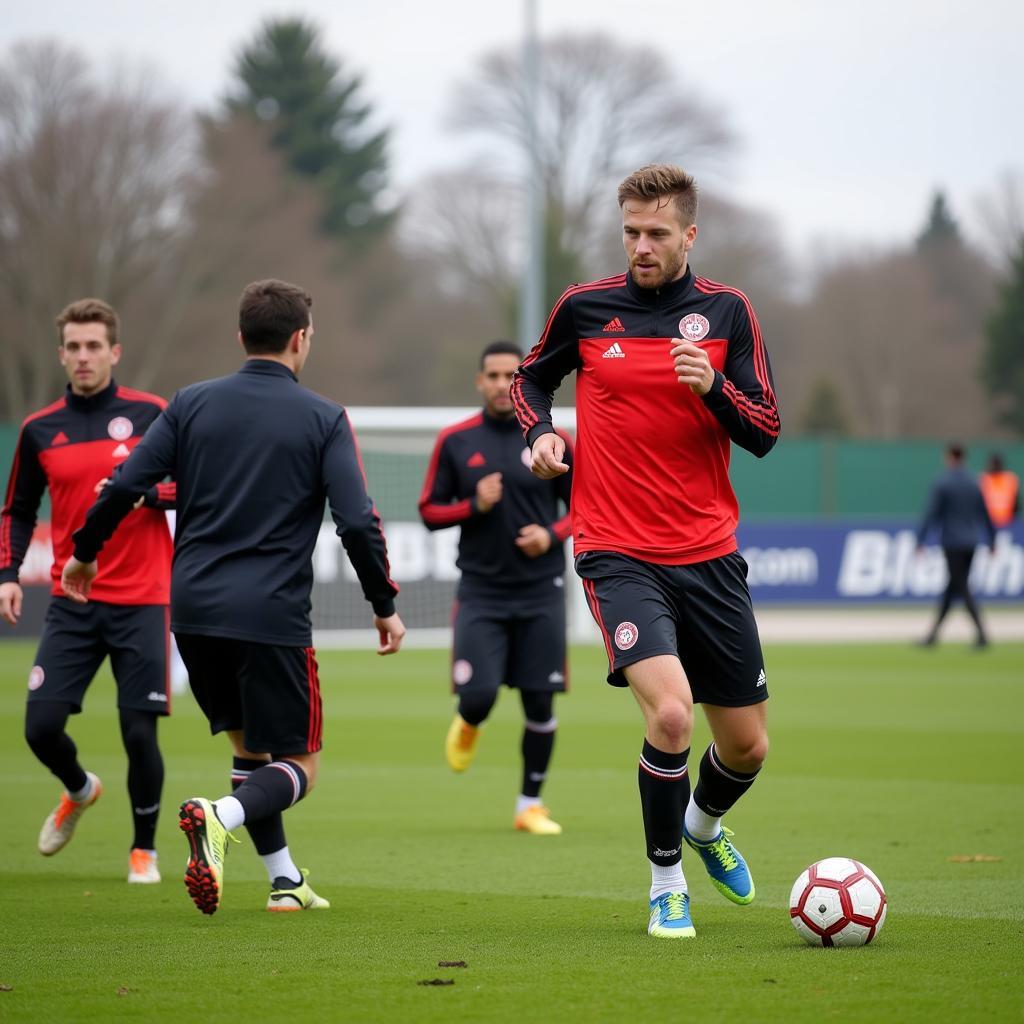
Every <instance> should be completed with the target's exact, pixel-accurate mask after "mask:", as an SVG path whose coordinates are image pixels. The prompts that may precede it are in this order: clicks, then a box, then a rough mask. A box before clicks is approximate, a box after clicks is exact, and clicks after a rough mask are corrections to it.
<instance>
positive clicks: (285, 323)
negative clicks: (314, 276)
mask: <svg viewBox="0 0 1024 1024" xmlns="http://www.w3.org/2000/svg"><path fill="white" fill-rule="evenodd" d="M312 308H313V297H312V296H311V295H310V294H309V292H307V291H306V290H305V288H300V287H299V286H298V285H297V284H289V283H288V282H287V281H276V280H274V279H273V278H270V279H268V280H266V281H253V283H252V284H249V285H246V287H245V290H244V291H243V292H242V298H241V300H240V301H239V303H238V332H239V334H241V335H242V345H243V346H244V347H245V351H246V352H248V353H249V355H253V356H257V355H279V354H280V353H281V352H283V351H284V350H285V346H286V345H287V344H288V339H289V338H290V337H291V336H292V335H293V334H294V333H295V332H296V331H304V330H305V329H306V328H307V327H308V326H309V322H310V317H309V311H310V309H312Z"/></svg>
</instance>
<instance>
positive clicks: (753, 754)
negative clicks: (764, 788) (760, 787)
mask: <svg viewBox="0 0 1024 1024" xmlns="http://www.w3.org/2000/svg"><path fill="white" fill-rule="evenodd" d="M767 757H768V734H767V733H764V732H762V733H758V734H757V735H753V736H749V737H740V738H739V740H738V741H734V742H733V744H732V749H731V750H730V751H729V754H728V760H727V762H726V763H727V764H728V765H729V767H731V768H735V769H736V771H738V772H756V771H760V770H761V766H762V765H763V764H764V762H765V760H766V759H767Z"/></svg>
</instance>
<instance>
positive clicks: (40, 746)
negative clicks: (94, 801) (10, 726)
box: [25, 701, 89, 793]
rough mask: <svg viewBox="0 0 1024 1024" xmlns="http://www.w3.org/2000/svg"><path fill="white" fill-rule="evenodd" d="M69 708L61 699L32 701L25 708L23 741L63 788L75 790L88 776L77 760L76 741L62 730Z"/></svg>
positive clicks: (82, 787)
mask: <svg viewBox="0 0 1024 1024" xmlns="http://www.w3.org/2000/svg"><path fill="white" fill-rule="evenodd" d="M71 710H72V707H71V705H70V704H66V703H63V702H60V701H39V702H36V701H32V702H31V703H30V704H29V705H28V706H27V708H26V710H25V740H26V742H27V743H28V745H29V747H30V748H31V750H32V753H33V754H35V755H36V757H37V758H39V760H40V761H41V762H42V763H43V764H44V765H45V766H46V767H47V768H49V769H50V771H51V772H53V774H54V775H56V776H57V778H58V779H60V781H61V782H62V783H63V784H64V788H65V789H66V790H67V791H68V792H69V793H78V792H80V791H81V790H82V789H84V788H85V787H86V786H87V785H88V783H89V779H88V777H87V776H86V774H85V769H84V768H83V767H82V766H81V765H80V764H79V763H78V748H77V747H76V746H75V741H74V740H73V739H72V738H71V737H70V736H69V735H68V734H67V733H66V732H65V731H64V726H65V725H66V724H67V720H68V716H69V715H70V714H71Z"/></svg>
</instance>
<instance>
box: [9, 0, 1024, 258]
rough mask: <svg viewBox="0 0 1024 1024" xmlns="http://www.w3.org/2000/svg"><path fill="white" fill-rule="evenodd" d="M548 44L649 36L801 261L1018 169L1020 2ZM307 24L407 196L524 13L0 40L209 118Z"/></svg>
mask: <svg viewBox="0 0 1024 1024" xmlns="http://www.w3.org/2000/svg"><path fill="white" fill-rule="evenodd" d="M539 8H540V30H541V32H542V34H548V33H552V32H558V31H564V30H567V29H578V30H588V31H593V30H603V31H606V32H608V33H610V34H611V35H613V36H615V37H616V38H618V39H620V40H622V41H624V42H629V43H649V44H650V45H652V46H655V47H657V48H658V49H659V50H661V51H663V52H664V53H665V54H666V55H667V56H668V57H669V58H670V60H671V61H672V63H673V64H674V65H675V66H676V67H677V68H678V70H679V74H680V79H681V82H682V83H683V84H684V85H685V86H689V87H692V88H695V89H697V90H699V91H700V94H701V96H702V97H703V98H704V99H706V100H708V101H710V102H711V103H713V104H715V105H717V106H718V107H720V108H721V109H722V110H723V111H724V112H725V113H726V115H727V117H728V120H729V122H730V124H731V125H732V127H733V129H734V130H735V132H736V134H737V135H738V137H739V139H740V142H741V145H742V148H741V150H740V152H739V153H738V154H737V156H736V158H735V160H734V161H733V168H732V171H731V173H730V174H729V177H728V178H727V179H726V181H725V183H724V185H725V188H726V190H727V191H728V192H729V193H730V195H731V198H733V199H735V200H736V201H739V202H744V203H748V204H751V205H753V206H756V207H759V208H761V209H764V210H766V211H769V212H772V213H774V214H775V216H776V217H777V218H778V221H779V224H780V227H781V228H782V229H783V231H784V233H785V239H786V242H787V243H788V244H790V245H791V246H794V247H797V248H798V251H799V250H802V251H806V249H807V248H808V246H809V245H810V244H811V243H813V242H815V241H816V240H835V241H842V242H845V243H847V244H849V243H856V244H863V245H868V246H877V245H884V244H886V243H888V242H891V241H895V240H899V239H902V238H906V237H908V236H910V235H912V234H913V233H914V232H915V230H916V229H917V228H918V226H919V225H920V223H921V222H922V219H923V217H924V215H925V211H926V208H927V204H928V200H929V197H930V194H931V192H932V190H933V189H934V188H936V187H938V186H941V187H943V188H945V189H946V190H947V192H948V194H949V196H950V199H951V201H952V204H953V209H954V213H955V214H956V215H957V216H958V217H959V218H960V219H961V221H962V222H963V223H964V225H965V227H966V228H967V229H968V230H970V229H971V226H972V224H971V222H972V221H973V220H974V219H975V216H976V214H975V203H976V200H977V197H978V196H979V194H981V193H983V192H985V191H987V190H991V189H993V188H994V186H995V184H996V181H997V179H998V177H999V175H1000V174H1001V173H1003V172H1005V171H1007V170H1011V169H1015V170H1017V171H1018V172H1020V171H1024V131H1022V129H1021V122H1022V120H1024V116H1022V114H1024V60H1022V59H1021V56H1020V47H1021V42H1022V39H1024V3H1021V2H1020V0H973V2H971V3H968V4H964V3H962V2H957V3H954V2H952V0H860V2H858V3H857V4H853V5H850V4H831V3H826V2H824V0H821V2H819V0H803V2H801V0H774V2H773V0H761V2H758V0H735V2H731V3H730V2H711V3H703V4H684V3H681V2H679V0H646V2H643V0H641V2H639V3H636V4H629V3H627V2H624V0H539ZM288 14H303V15H306V16H309V17H311V18H313V19H314V20H315V21H317V22H318V23H319V24H320V25H321V26H322V27H323V29H324V30H325V32H326V40H327V43H328V45H329V47H330V48H331V49H332V50H333V51H334V52H336V53H337V54H338V55H339V56H341V57H342V58H343V59H344V60H345V62H346V64H347V65H348V66H349V67H351V68H353V69H357V70H359V71H361V72H362V73H363V74H364V75H365V79H366V96H367V98H369V99H371V100H372V101H373V102H374V104H375V105H376V106H377V108H378V110H379V111H380V118H381V120H382V121H383V122H385V123H388V124H390V125H391V126H392V127H393V129H394V144H393V149H392V155H393V171H394V175H395V180H396V182H397V183H398V184H399V185H400V186H404V185H408V184H409V183H411V182H412V181H414V180H415V179H416V178H417V177H419V176H420V175H422V174H424V173H426V172H428V171H430V170H434V169H438V168H441V167H444V166H446V165H448V164H451V163H452V162H453V153H452V145H453V144H452V141H451V137H450V136H449V135H447V134H446V132H445V130H444V127H443V124H442V113H443V110H444V108H445V105H446V103H447V101H448V100H449V98H450V95H451V92H452V89H453V87H454V83H455V82H457V81H458V80H460V79H462V78H464V77H465V76H466V74H467V73H468V72H469V71H470V70H471V68H472V65H473V63H474V60H475V59H476V58H477V57H478V56H479V55H480V54H481V53H482V52H483V51H485V50H487V49H490V48H493V47H495V46H502V45H509V44H514V43H516V42H517V40H518V39H519V37H520V35H521V31H522V25H523V13H522V0H504V2H494V3H488V2H486V0H478V2H475V3H474V2H470V0H431V2H422V0H419V2H412V0H378V2H376V3H369V4H367V3H352V2H346V0H305V2H301V3H295V2H283V3H282V2H278V3H275V2H267V0H208V2H204V3H198V2H194V0H178V2H177V3H175V4H159V5H158V4H156V3H152V2H146V0H142V2H140V0H98V2H94V3H82V2H81V0H37V2H35V3H14V2H13V0H8V2H7V3H5V4H4V14H3V18H2V19H0V45H2V46H3V47H4V48H6V46H8V45H9V44H10V43H12V42H14V41H16V40H20V39H25V38H29V37H39V36H44V35H48V36H57V37H59V38H60V39H62V40H63V41H64V42H66V43H68V44H70V45H74V46H78V47H80V48H82V49H84V50H87V51H88V52H89V53H90V54H92V55H93V56H94V57H96V58H99V59H101V60H102V61H104V62H107V61H111V60H115V59H117V58H118V57H124V56H128V57H130V58H133V59H136V60H141V61H144V62H145V63H146V64H147V65H149V66H151V67H152V69H153V71H154V73H155V74H156V75H157V76H158V77H159V78H161V79H162V80H163V81H164V82H165V83H166V84H167V86H169V87H170V88H171V89H173V90H175V91H177V92H179V93H180V94H181V95H182V96H183V97H184V98H186V99H187V100H189V101H191V102H192V103H193V104H195V105H196V106H207V107H208V106H211V105H212V104H213V103H214V102H215V101H216V100H217V98H219V97H220V96H221V95H222V94H223V92H224V90H225V87H226V83H227V81H228V77H229V69H230V65H231V60H232V57H233V55H234V53H235V52H236V51H237V49H238V47H239V45H240V44H241V43H242V42H244V41H246V40H248V39H249V38H250V37H251V35H252V34H253V32H254V30H255V28H256V27H257V25H258V24H259V22H260V20H261V19H262V18H264V17H265V16H267V15H288Z"/></svg>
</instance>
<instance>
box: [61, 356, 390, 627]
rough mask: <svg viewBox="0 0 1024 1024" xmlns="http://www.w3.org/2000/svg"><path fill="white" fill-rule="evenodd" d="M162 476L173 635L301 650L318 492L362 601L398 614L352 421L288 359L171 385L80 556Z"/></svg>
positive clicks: (84, 531)
mask: <svg viewBox="0 0 1024 1024" xmlns="http://www.w3.org/2000/svg"><path fill="white" fill-rule="evenodd" d="M168 473H170V474H172V475H173V476H174V478H175V480H176V481H177V483H178V520H177V527H176V530H175V539H174V567H173V571H172V580H171V628H172V629H173V630H174V631H175V632H176V633H189V634H192V633H197V634H201V635H206V636H216V637H227V638H235V639H239V640H251V641H255V642H256V643H264V644H277V645H281V646H292V647H308V646H309V645H310V643H311V642H312V626H311V622H310V610H311V600H310V593H311V590H312V587H313V566H312V561H311V559H312V555H313V549H314V547H315V546H316V542H317V537H318V535H319V532H320V525H321V523H322V521H323V514H324V502H325V500H326V502H327V504H328V506H329V507H330V510H331V515H332V516H333V518H334V521H335V523H336V525H337V528H338V534H339V535H340V537H341V541H342V544H344V546H345V550H346V552H347V553H348V556H349V559H350V560H351V562H352V565H353V567H354V568H355V571H356V575H357V576H358V577H359V582H360V583H361V584H362V587H363V593H364V594H365V596H366V599H367V600H368V601H370V602H371V603H372V605H373V608H374V611H376V612H377V614H378V615H382V616H388V615H391V614H393V613H394V610H395V602H394V597H395V594H397V593H398V587H397V586H396V585H395V584H394V583H393V582H392V580H391V578H390V570H389V567H388V561H387V547H386V545H385V542H384V534H383V533H382V532H381V527H380V518H379V516H378V515H377V510H376V509H375V508H374V506H373V502H372V501H371V500H370V498H369V497H368V496H367V493H366V478H365V476H364V474H363V467H362V462H361V460H360V457H359V450H358V448H357V446H356V440H355V435H354V434H353V432H352V427H351V425H350V424H349V421H348V416H347V415H346V413H345V410H344V409H343V408H342V407H341V406H340V405H336V404H335V403H334V402H331V401H329V400H328V399H326V398H322V397H321V396H320V395H317V394H314V393H313V392H312V391H309V390H307V389H306V388H304V387H302V386H301V385H300V384H299V383H298V380H297V379H296V377H295V375H294V374H293V373H292V372H291V370H289V369H288V368H287V367H286V366H284V365H283V364H282V363H279V362H275V361H274V360H270V359H250V360H248V361H247V362H246V363H245V365H244V366H243V367H242V368H241V369H240V370H239V371H238V372H237V373H233V374H231V375H230V376H229V377H221V378H220V379H218V380H207V381H202V382H201V383H199V384H192V385H190V386H189V387H187V388H183V389H182V390H181V391H179V392H178V393H177V394H176V395H175V396H174V398H172V399H171V402H170V404H169V405H168V406H167V409H166V411H165V412H164V414H163V416H161V417H160V419H158V420H157V421H156V423H154V424H153V426H152V427H151V428H150V430H149V431H148V433H147V434H146V436H145V437H144V438H143V440H142V443H141V444H140V445H139V446H138V448H136V449H135V451H133V452H132V454H131V457H130V458H129V459H128V460H127V461H126V462H125V463H124V465H123V466H122V467H121V469H120V470H119V471H118V473H117V474H116V475H115V477H114V479H113V481H112V482H111V484H110V485H109V486H108V487H106V488H105V489H104V491H103V493H102V495H101V496H100V498H99V500H98V501H97V502H96V504H95V505H93V507H92V508H91V509H90V510H89V514H88V516H87V517H86V520H85V524H84V526H82V528H81V529H79V530H77V531H76V532H75V535H74V553H75V557H76V558H78V559H80V560H82V561H86V562H88V561H92V559H94V558H96V557H97V555H98V557H99V564H100V566H101V567H102V566H103V562H104V558H105V555H106V547H105V542H106V541H107V539H108V538H110V537H111V535H112V534H113V533H114V530H115V529H116V528H117V525H118V523H119V522H120V521H121V520H122V519H123V518H124V516H125V515H126V514H127V512H128V511H129V510H130V509H131V506H132V502H133V501H134V500H135V499H136V498H137V497H138V495H139V494H141V493H142V492H143V491H145V490H146V488H147V487H149V486H150V485H151V484H152V483H153V481H155V480H159V479H161V478H162V477H164V476H165V475H166V474H168ZM114 539H115V540H116V535H115V537H114Z"/></svg>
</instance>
